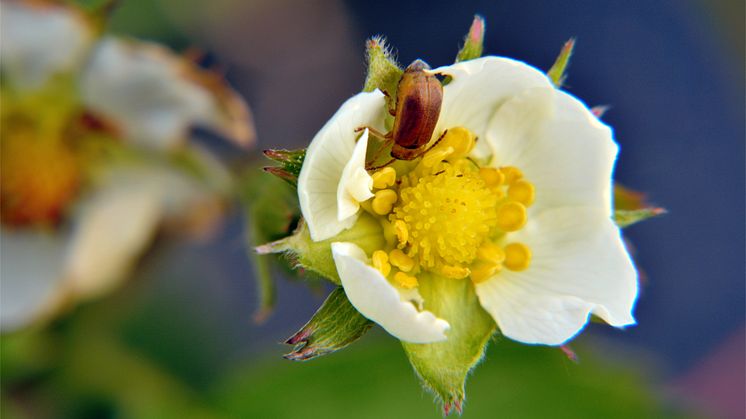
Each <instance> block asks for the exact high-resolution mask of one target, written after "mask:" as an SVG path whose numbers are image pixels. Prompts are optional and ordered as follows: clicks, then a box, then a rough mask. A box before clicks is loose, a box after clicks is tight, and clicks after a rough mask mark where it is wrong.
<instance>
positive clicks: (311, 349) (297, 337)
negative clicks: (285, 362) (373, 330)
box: [285, 288, 373, 361]
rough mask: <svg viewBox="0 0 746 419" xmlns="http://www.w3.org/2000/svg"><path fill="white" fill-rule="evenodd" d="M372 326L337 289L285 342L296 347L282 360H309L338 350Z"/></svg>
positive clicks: (342, 291)
mask: <svg viewBox="0 0 746 419" xmlns="http://www.w3.org/2000/svg"><path fill="white" fill-rule="evenodd" d="M372 325H373V323H372V322H371V321H370V320H368V319H366V318H365V317H363V316H362V315H361V314H360V313H359V312H358V311H357V310H356V309H355V307H353V306H352V304H350V301H349V300H348V299H347V296H346V295H345V292H344V289H342V288H336V289H335V290H334V291H332V293H331V294H329V297H328V298H327V299H326V301H324V304H323V305H322V306H321V308H319V310H318V311H317V312H316V314H314V315H313V317H312V318H311V320H310V321H309V322H308V323H306V325H305V326H303V328H302V329H301V330H299V331H298V332H297V333H296V334H294V335H293V336H291V337H290V338H289V339H288V340H287V341H286V342H285V343H287V344H289V345H295V348H293V351H292V352H291V353H289V354H287V355H285V358H287V359H290V360H293V361H308V360H310V359H313V358H316V357H319V356H322V355H327V354H330V353H332V352H335V351H338V350H340V349H342V348H344V347H346V346H348V345H350V344H351V343H353V342H355V341H356V340H358V339H360V337H362V336H363V335H364V334H365V332H367V331H368V329H370V327H371V326H372Z"/></svg>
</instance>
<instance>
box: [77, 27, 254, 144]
mask: <svg viewBox="0 0 746 419" xmlns="http://www.w3.org/2000/svg"><path fill="white" fill-rule="evenodd" d="M81 88H82V93H83V100H84V102H85V104H86V105H87V106H89V107H90V108H91V110H92V111H93V112H95V113H97V114H99V115H100V116H102V117H104V118H108V119H110V120H112V122H114V123H115V124H116V125H117V126H119V127H120V128H121V129H122V130H123V132H124V134H125V136H126V137H127V139H129V140H132V141H134V142H136V143H138V144H140V145H143V146H147V147H151V148H159V149H162V148H169V147H173V146H175V145H176V144H178V143H179V142H180V141H181V140H183V139H184V137H185V136H186V133H187V130H188V129H189V128H190V127H191V126H192V125H198V124H201V125H205V126H206V127H208V128H212V129H215V130H217V131H219V132H221V133H224V134H226V135H228V136H230V137H231V139H234V140H235V141H237V142H238V143H239V144H248V143H250V142H251V141H252V140H253V136H254V134H253V124H252V122H251V116H250V114H249V112H248V108H247V107H246V105H245V103H243V101H242V100H241V99H240V98H239V97H238V95H236V94H235V93H234V92H233V91H232V90H230V89H229V88H228V87H227V86H226V85H225V84H224V83H223V82H222V80H220V79H218V78H217V77H213V76H211V75H210V74H209V73H208V72H206V71H203V70H200V69H198V68H197V67H196V66H194V65H193V64H192V63H190V62H188V61H186V59H184V58H182V57H178V56H176V55H174V54H173V53H171V52H170V51H169V50H167V49H165V48H163V47H161V46H160V45H157V44H152V43H147V42H137V41H129V40H123V39H117V38H113V37H108V38H104V39H103V40H102V41H101V42H100V43H99V44H98V45H97V47H96V49H95V50H94V52H93V55H92V57H91V62H90V63H89V65H88V67H87V68H86V71H85V72H84V74H83V77H82V80H81Z"/></svg>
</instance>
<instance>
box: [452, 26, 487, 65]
mask: <svg viewBox="0 0 746 419" xmlns="http://www.w3.org/2000/svg"><path fill="white" fill-rule="evenodd" d="M484 31H485V22H484V18H482V16H479V15H475V16H474V20H473V21H472V23H471V27H470V28H469V33H468V34H466V37H465V38H464V45H463V46H462V47H461V49H460V50H459V52H458V54H457V55H456V62H457V63H458V62H461V61H468V60H473V59H475V58H479V57H481V56H482V51H483V50H484Z"/></svg>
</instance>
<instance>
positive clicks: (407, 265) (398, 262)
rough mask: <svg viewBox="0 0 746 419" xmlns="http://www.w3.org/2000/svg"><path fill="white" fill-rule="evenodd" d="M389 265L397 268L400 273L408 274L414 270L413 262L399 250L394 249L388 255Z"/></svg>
mask: <svg viewBox="0 0 746 419" xmlns="http://www.w3.org/2000/svg"><path fill="white" fill-rule="evenodd" d="M389 260H390V261H391V264H392V265H394V266H396V267H397V268H399V269H400V270H401V271H402V272H409V271H411V270H412V269H413V268H414V260H413V259H412V258H411V257H409V256H407V255H406V254H404V252H402V251H401V249H394V250H392V251H391V253H389Z"/></svg>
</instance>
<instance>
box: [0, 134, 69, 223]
mask: <svg viewBox="0 0 746 419" xmlns="http://www.w3.org/2000/svg"><path fill="white" fill-rule="evenodd" d="M2 134H3V138H2V141H0V207H1V208H2V221H3V223H6V224H10V225H27V224H54V223H56V222H57V221H59V219H60V217H61V216H62V213H63V211H64V209H65V208H66V206H67V204H68V203H69V202H70V201H71V200H72V199H73V198H74V196H75V194H76V192H77V189H78V185H79V183H80V167H79V164H78V163H79V162H78V158H77V156H76V155H75V154H74V153H73V152H72V151H70V149H69V148H68V147H66V146H65V144H63V143H62V141H59V140H57V139H46V138H44V139H42V138H35V136H34V135H33V132H32V128H29V127H14V129H12V130H10V129H8V130H5V129H3V132H2Z"/></svg>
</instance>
